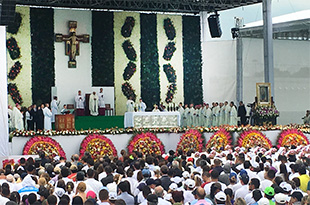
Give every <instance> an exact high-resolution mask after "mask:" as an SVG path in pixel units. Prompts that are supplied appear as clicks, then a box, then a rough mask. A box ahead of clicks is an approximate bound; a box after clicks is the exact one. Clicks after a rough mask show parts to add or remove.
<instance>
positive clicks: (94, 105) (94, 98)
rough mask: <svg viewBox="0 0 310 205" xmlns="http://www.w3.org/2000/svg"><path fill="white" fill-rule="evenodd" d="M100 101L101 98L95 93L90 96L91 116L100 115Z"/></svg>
mask: <svg viewBox="0 0 310 205" xmlns="http://www.w3.org/2000/svg"><path fill="white" fill-rule="evenodd" d="M98 100H99V97H98V95H97V94H96V92H95V91H94V92H93V93H92V94H91V95H90V96H89V111H90V115H92V116H97V115H98V114H99V113H98Z"/></svg>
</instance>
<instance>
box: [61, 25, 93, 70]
mask: <svg viewBox="0 0 310 205" xmlns="http://www.w3.org/2000/svg"><path fill="white" fill-rule="evenodd" d="M76 28H77V22H76V21H69V35H62V34H60V33H56V34H55V41H56V42H65V45H66V48H65V55H67V56H69V61H68V67H69V68H76V59H75V58H76V56H78V55H80V42H83V43H89V35H88V34H82V35H76Z"/></svg>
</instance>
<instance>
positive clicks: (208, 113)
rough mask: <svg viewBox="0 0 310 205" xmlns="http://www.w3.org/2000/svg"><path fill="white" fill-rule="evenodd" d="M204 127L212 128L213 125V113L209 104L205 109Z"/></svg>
mask: <svg viewBox="0 0 310 205" xmlns="http://www.w3.org/2000/svg"><path fill="white" fill-rule="evenodd" d="M204 117H205V120H204V126H205V127H211V124H212V111H211V109H210V107H209V104H208V103H207V104H206V106H205V108H204Z"/></svg>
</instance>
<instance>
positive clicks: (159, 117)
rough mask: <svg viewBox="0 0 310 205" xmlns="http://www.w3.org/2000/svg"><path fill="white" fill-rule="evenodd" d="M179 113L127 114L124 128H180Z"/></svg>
mask: <svg viewBox="0 0 310 205" xmlns="http://www.w3.org/2000/svg"><path fill="white" fill-rule="evenodd" d="M180 123H181V118H180V113H179V112H126V113H125V117H124V127H125V128H126V127H147V128H154V127H177V126H180Z"/></svg>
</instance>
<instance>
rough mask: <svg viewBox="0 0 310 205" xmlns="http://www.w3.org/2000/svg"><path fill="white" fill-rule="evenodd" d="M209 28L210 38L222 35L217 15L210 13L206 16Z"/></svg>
mask: <svg viewBox="0 0 310 205" xmlns="http://www.w3.org/2000/svg"><path fill="white" fill-rule="evenodd" d="M208 23H209V30H210V34H211V37H212V38H219V37H221V36H222V29H221V25H220V19H219V15H218V14H215V15H210V16H209V17H208Z"/></svg>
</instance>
